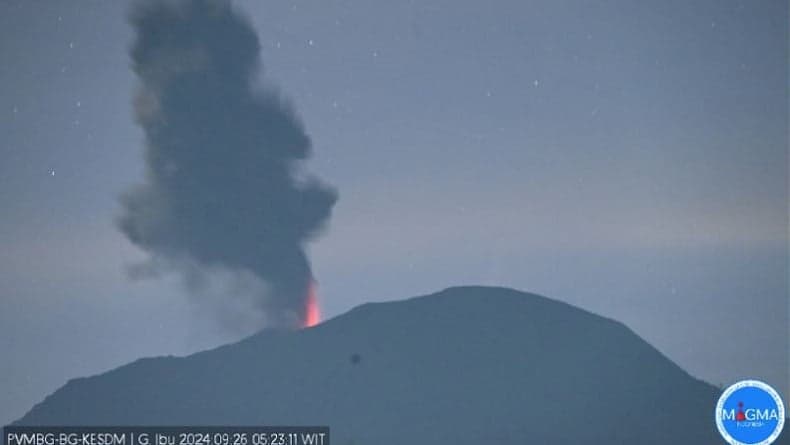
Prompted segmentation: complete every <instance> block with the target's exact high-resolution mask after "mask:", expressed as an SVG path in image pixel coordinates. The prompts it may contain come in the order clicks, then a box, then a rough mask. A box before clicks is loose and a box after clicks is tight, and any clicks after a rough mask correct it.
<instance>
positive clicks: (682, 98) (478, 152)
mask: <svg viewBox="0 0 790 445" xmlns="http://www.w3.org/2000/svg"><path fill="white" fill-rule="evenodd" d="M129 5H130V3H128V2H126V3H124V2H101V1H98V0H83V1H68V2H67V1H61V2H50V3H37V2H26V1H21V0H2V1H0V98H1V100H0V356H2V357H3V359H2V360H1V361H0V376H2V378H0V402H1V403H0V423H8V422H10V421H12V420H14V419H16V418H18V417H20V416H21V415H22V414H23V413H24V412H26V411H27V410H28V409H29V408H30V407H32V405H33V404H35V403H37V402H38V401H40V400H42V399H43V398H44V397H45V396H46V395H48V394H50V393H51V392H52V391H54V390H55V389H56V388H58V387H59V386H61V385H62V384H63V383H65V382H66V381H67V380H68V379H71V378H75V377H80V376H86V375H93V374H97V373H100V372H103V371H106V370H108V369H111V368H113V367H116V366H119V365H121V364H124V363H127V362H129V361H132V360H135V359H137V358H140V357H144V356H152V355H170V354H172V355H183V354H187V353H190V352H194V351H197V350H202V349H205V348H208V347H212V346H216V345H219V344H222V343H225V342H228V341H233V340H236V339H240V338H242V337H244V336H245V335H248V334H250V333H252V332H254V331H255V330H256V329H259V328H260V326H257V325H255V324H254V323H250V321H249V320H248V319H245V316H244V315H245V313H246V308H245V307H244V306H243V305H241V306H239V305H238V304H237V303H236V302H234V301H229V300H227V299H223V298H222V297H221V295H200V296H195V295H191V294H190V292H189V291H188V290H187V289H185V288H184V287H183V286H182V285H181V283H180V282H179V280H178V279H177V277H175V276H171V275H165V276H163V277H161V278H158V279H148V280H139V279H133V278H131V277H130V275H129V273H128V270H129V267H130V265H134V264H136V263H139V262H140V261H143V260H144V259H145V258H146V255H145V253H144V252H143V251H142V250H140V249H139V248H138V247H136V246H134V245H133V244H132V243H130V242H129V241H128V240H127V239H126V237H125V236H124V235H123V234H122V233H121V232H120V231H119V230H118V229H117V226H116V224H115V223H114V221H116V220H117V218H118V217H119V215H120V214H121V213H122V207H121V204H120V202H119V196H120V195H121V194H122V193H123V192H124V191H126V190H128V189H129V188H130V187H132V186H134V185H135V184H140V183H141V182H142V181H143V180H144V171H145V166H144V162H143V132H142V130H141V128H140V127H138V126H137V125H136V124H135V121H134V118H133V110H132V100H133V96H134V94H135V88H136V87H137V85H138V84H137V80H136V79H135V77H134V74H133V72H132V70H131V68H130V60H129V54H128V50H129V48H130V45H131V42H132V37H133V34H132V29H131V27H130V25H129V24H128V21H127V16H128V11H129ZM234 5H235V8H237V10H238V11H239V12H241V13H242V14H244V15H245V16H246V17H248V19H249V20H250V22H251V23H252V24H253V26H254V28H255V30H256V32H257V34H258V38H259V40H260V45H261V58H262V61H263V68H262V70H261V73H260V75H259V76H258V78H257V81H259V82H260V83H261V85H271V86H274V87H276V88H278V89H279V90H280V91H281V92H282V94H283V95H284V96H286V97H288V98H289V99H290V101H291V102H292V104H293V107H294V109H295V110H296V114H297V115H298V116H299V117H300V118H301V121H302V123H303V125H304V128H305V131H306V132H307V133H308V134H309V136H310V138H311V140H312V142H313V151H314V153H313V157H312V158H311V159H309V160H307V162H306V163H305V165H304V167H305V170H306V171H309V172H310V173H311V174H314V175H316V176H317V177H319V178H321V180H322V181H324V182H325V183H327V184H330V185H331V186H332V187H334V188H335V189H336V190H337V192H338V196H339V199H338V201H337V203H336V204H335V205H334V209H333V213H332V217H331V219H330V221H329V223H328V226H327V229H326V231H325V233H324V234H323V236H320V237H318V238H317V239H316V240H315V241H314V242H312V243H310V244H309V245H308V251H309V254H310V256H311V259H312V267H313V274H314V276H315V278H316V280H317V283H318V292H319V298H320V302H321V306H322V309H323V312H324V315H325V317H332V316H335V315H338V314H341V313H343V312H345V311H347V310H348V309H350V308H352V307H354V306H356V305H358V304H361V303H364V302H368V301H382V300H392V299H401V298H406V297H411V296H414V295H420V294H425V293H430V292H433V291H436V290H440V289H442V288H445V287H448V286H453V285H461V284H490V285H503V286H511V287H515V288H518V289H521V290H526V291H531V292H536V293H540V294H543V295H546V296H549V297H551V298H555V299H558V300H562V301H566V302H569V303H571V304H574V305H577V306H579V307H582V308H584V309H587V310H590V311H593V312H595V313H597V314H601V315H604V316H607V317H610V318H614V319H616V320H618V321H621V322H623V323H625V324H626V325H628V326H629V327H630V328H631V329H632V330H634V331H635V332H636V333H637V334H639V335H640V336H642V337H643V338H645V339H646V340H647V341H649V342H650V343H651V344H653V345H654V346H655V347H656V348H658V349H659V350H660V351H661V352H662V353H664V354H665V355H667V356H668V357H669V358H670V359H672V360H674V361H675V362H677V363H678V364H679V365H680V366H681V367H683V368H684V369H686V370H687V371H688V372H690V373H691V374H692V375H694V376H696V377H699V378H701V379H704V380H706V381H709V382H711V383H714V384H722V385H727V384H729V383H731V382H733V381H735V380H737V379H740V378H746V377H749V378H760V379H763V380H765V381H767V382H769V383H771V384H773V385H775V386H776V387H777V388H779V389H780V390H781V391H782V392H783V394H785V398H786V399H787V395H788V393H790V370H789V369H790V366H789V365H788V354H789V351H790V344H789V343H788V338H789V337H790V329H789V323H788V318H790V305H789V304H788V300H789V298H788V110H787V107H788V87H787V79H788V69H787V56H788V29H787V28H788V20H787V19H788V5H787V3H786V2H784V1H778V0H777V1H768V0H766V1H762V2H752V1H733V0H715V1H714V0H704V1H697V2H685V1H674V0H672V1H665V2H649V3H646V2H630V1H624V0H623V1H611V2H586V1H561V2H557V1H548V0H546V1H494V2H485V3H484V2H469V1H437V0H429V1H419V2H416V1H415V2H406V1H404V2H384V1H374V2H369V1H356V0H343V1H340V0H330V1H322V2H307V1H292V0H289V1H263V2H252V1H238V2H235V3H234ZM229 325H230V326H232V327H230V328H229ZM711 409H713V407H712V408H711Z"/></svg>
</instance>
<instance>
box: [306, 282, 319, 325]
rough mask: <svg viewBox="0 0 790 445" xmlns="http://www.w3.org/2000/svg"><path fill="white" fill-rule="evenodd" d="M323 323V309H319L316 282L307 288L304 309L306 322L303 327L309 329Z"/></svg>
mask: <svg viewBox="0 0 790 445" xmlns="http://www.w3.org/2000/svg"><path fill="white" fill-rule="evenodd" d="M320 322H321V309H320V308H319V307H318V292H317V291H316V285H315V281H311V282H310V286H309V287H308V288H307V301H306V302H305V308H304V322H303V325H302V327H305V328H309V327H312V326H315V325H317V324H318V323H320Z"/></svg>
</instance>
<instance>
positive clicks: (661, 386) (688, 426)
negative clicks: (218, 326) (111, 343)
mask: <svg viewBox="0 0 790 445" xmlns="http://www.w3.org/2000/svg"><path fill="white" fill-rule="evenodd" d="M718 395H719V390H718V389H717V388H715V387H713V386H711V385H709V384H707V383H704V382H702V381H700V380H698V379H696V378H694V377H692V376H690V375H689V374H687V373H686V372H685V371H683V370H682V369H681V368H679V367H678V366H677V365H675V364H674V363H672V362H671V361H670V360H668V359H667V358H666V357H665V356H663V355H662V354H661V353H660V352H659V351H657V350H656V349H655V348H653V347H652V346H650V345H649V344H648V343H646V342H645V341H644V340H642V339H641V338H639V337H638V336H637V335H636V334H634V332H632V331H631V330H629V329H628V328H627V327H625V326H624V325H622V324H621V323H619V322H616V321H613V320H610V319H607V318H604V317H601V316H598V315H594V314H591V313H589V312H586V311H584V310H581V309H578V308H575V307H573V306H570V305H567V304H565V303H561V302H558V301H555V300H551V299H548V298H545V297H541V296H538V295H534V294H528V293H523V292H519V291H515V290H511V289H504V288H493V287H455V288H450V289H446V290H444V291H441V292H438V293H435V294H432V295H427V296H422V297H416V298H412V299H408V300H402V301H395V302H387V303H369V304H364V305H362V306H359V307H357V308H355V309H352V310H351V311H349V312H347V313H345V314H343V315H341V316H338V317H336V318H333V319H331V320H328V321H326V322H324V323H322V324H318V325H316V326H314V327H312V328H306V329H300V330H294V331H276V330H265V331H262V332H260V333H258V334H256V335H253V336H251V337H248V338H246V339H244V340H242V341H240V342H238V343H234V344H230V345H226V346H222V347H220V348H217V349H213V350H210V351H205V352H201V353H197V354H194V355H190V356H187V357H158V358H147V359H142V360H138V361H136V362H133V363H131V364H128V365H126V366H122V367H120V368H118V369H115V370H112V371H110V372H107V373H104V374H101V375H98V376H94V377H89V378H79V379H75V380H71V381H69V382H68V383H67V384H66V385H65V386H63V387H62V388H61V389H59V390H57V391H56V392H55V393H54V394H52V395H50V396H49V397H47V398H46V399H45V400H44V401H43V402H41V403H40V404H38V405H36V406H35V407H34V408H33V409H32V410H31V411H30V412H28V413H27V414H26V415H25V416H24V417H23V418H22V419H20V420H19V421H17V423H16V424H18V425H328V426H330V428H331V440H332V443H334V444H377V445H388V444H401V443H404V442H408V443H415V444H437V443H445V444H478V443H495V442H497V441H500V442H498V443H535V444H544V443H551V444H642V445H650V444H666V443H673V444H695V445H696V444H715V443H722V439H721V437H719V435H718V434H717V432H716V427H715V425H714V416H713V412H714V407H715V405H716V401H717V398H718Z"/></svg>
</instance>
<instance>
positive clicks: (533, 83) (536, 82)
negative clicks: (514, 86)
mask: <svg viewBox="0 0 790 445" xmlns="http://www.w3.org/2000/svg"><path fill="white" fill-rule="evenodd" d="M538 84H540V82H539V81H538V79H535V81H534V82H532V85H535V87H537V86H538Z"/></svg>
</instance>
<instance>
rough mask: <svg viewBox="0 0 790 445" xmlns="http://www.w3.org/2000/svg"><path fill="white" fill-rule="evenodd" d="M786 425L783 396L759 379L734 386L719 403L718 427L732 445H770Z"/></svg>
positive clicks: (744, 381)
mask: <svg viewBox="0 0 790 445" xmlns="http://www.w3.org/2000/svg"><path fill="white" fill-rule="evenodd" d="M784 423H785V409H784V404H783V403H782V399H781V398H780V397H779V393H777V392H776V390H774V389H773V388H771V387H770V386H768V385H767V384H765V383H763V382H760V381H758V380H743V381H740V382H738V383H736V384H734V385H732V386H730V387H729V388H727V389H726V390H724V392H723V393H722V395H721V397H720V398H719V403H718V404H716V426H717V427H718V428H719V433H721V435H722V437H724V439H725V440H726V441H727V442H728V443H730V444H731V445H769V444H771V443H773V442H774V441H775V440H776V439H777V438H778V437H779V434H780V433H781V432H782V428H783V427H784Z"/></svg>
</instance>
